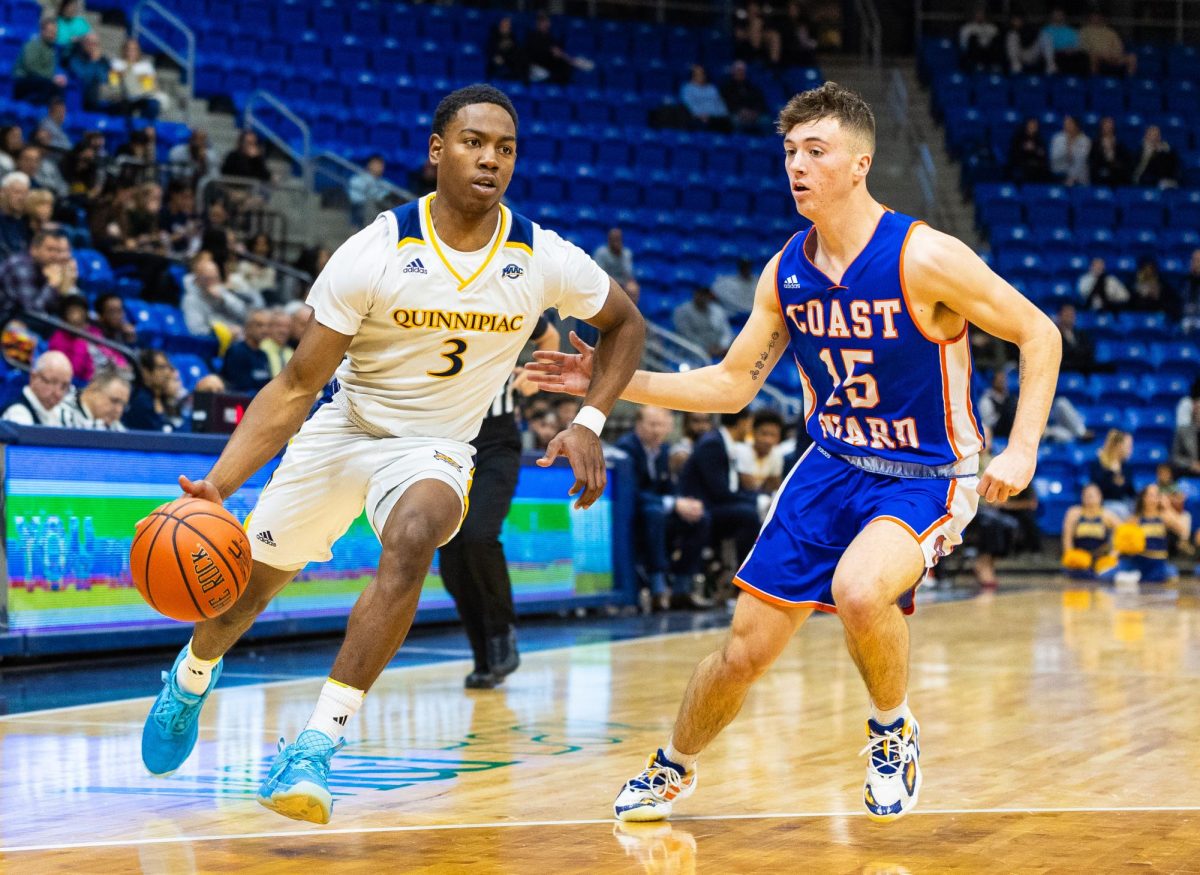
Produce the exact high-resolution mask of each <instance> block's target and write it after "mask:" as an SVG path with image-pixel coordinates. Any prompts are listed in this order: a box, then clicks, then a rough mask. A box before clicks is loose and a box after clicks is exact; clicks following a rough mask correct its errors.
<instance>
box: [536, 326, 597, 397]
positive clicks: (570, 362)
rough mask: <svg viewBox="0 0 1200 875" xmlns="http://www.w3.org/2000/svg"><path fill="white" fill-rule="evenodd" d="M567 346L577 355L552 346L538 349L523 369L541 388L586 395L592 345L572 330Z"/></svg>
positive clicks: (589, 380)
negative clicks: (569, 342)
mask: <svg viewBox="0 0 1200 875" xmlns="http://www.w3.org/2000/svg"><path fill="white" fill-rule="evenodd" d="M570 340H571V346H573V347H575V348H576V349H577V350H579V355H572V354H571V353H567V352H559V351H558V350H553V349H539V350H537V351H536V352H534V354H533V361H532V362H530V363H529V364H527V365H526V366H525V371H526V372H527V373H528V374H529V376H530V378H531V379H532V380H533V382H534V383H536V384H537V387H538V388H539V389H541V390H542V391H543V392H564V393H566V394H568V395H586V394H587V390H588V385H589V384H590V383H591V382H592V353H593V352H594V351H595V349H594V348H593V347H591V346H589V345H588V344H587V343H585V342H584V341H583V340H581V339H580V337H579V335H578V334H576V333H575V332H574V331H572V332H571V334H570Z"/></svg>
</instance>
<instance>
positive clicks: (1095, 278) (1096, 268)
mask: <svg viewBox="0 0 1200 875" xmlns="http://www.w3.org/2000/svg"><path fill="white" fill-rule="evenodd" d="M1078 287H1079V297H1081V298H1083V300H1084V306H1086V307H1087V308H1088V309H1089V310H1103V311H1105V312H1107V313H1113V312H1115V311H1117V310H1120V309H1122V308H1123V307H1124V306H1125V305H1126V304H1128V303H1129V297H1130V295H1129V289H1128V288H1127V287H1126V286H1125V283H1123V282H1121V280H1120V278H1119V277H1117V276H1116V275H1115V274H1111V273H1109V272H1108V265H1107V264H1106V263H1105V261H1104V259H1103V258H1093V259H1092V263H1091V266H1090V267H1088V272H1087V273H1085V274H1084V275H1083V276H1081V277H1080V278H1079V286H1078Z"/></svg>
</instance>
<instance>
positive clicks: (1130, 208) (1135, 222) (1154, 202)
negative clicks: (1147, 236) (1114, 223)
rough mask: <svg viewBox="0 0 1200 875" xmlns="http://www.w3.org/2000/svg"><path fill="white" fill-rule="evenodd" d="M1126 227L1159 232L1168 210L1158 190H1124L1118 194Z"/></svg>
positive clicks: (1122, 218) (1122, 222) (1118, 202)
mask: <svg viewBox="0 0 1200 875" xmlns="http://www.w3.org/2000/svg"><path fill="white" fill-rule="evenodd" d="M1117 204H1118V206H1120V208H1121V224H1122V225H1123V226H1124V227H1133V228H1139V229H1154V230H1157V229H1158V228H1161V227H1162V226H1163V221H1164V219H1165V218H1166V216H1165V213H1166V209H1165V206H1164V203H1163V194H1162V192H1161V191H1160V190H1159V189H1157V188H1122V189H1120V190H1118V192H1117Z"/></svg>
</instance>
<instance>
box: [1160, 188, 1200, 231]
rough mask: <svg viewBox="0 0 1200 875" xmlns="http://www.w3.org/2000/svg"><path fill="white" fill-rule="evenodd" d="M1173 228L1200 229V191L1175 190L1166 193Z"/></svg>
mask: <svg viewBox="0 0 1200 875" xmlns="http://www.w3.org/2000/svg"><path fill="white" fill-rule="evenodd" d="M1166 201H1167V208H1168V210H1169V212H1170V214H1171V227H1172V228H1181V227H1191V228H1198V227H1200V190H1197V189H1192V190H1175V191H1169V192H1167V193H1166Z"/></svg>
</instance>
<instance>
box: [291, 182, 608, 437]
mask: <svg viewBox="0 0 1200 875" xmlns="http://www.w3.org/2000/svg"><path fill="white" fill-rule="evenodd" d="M435 196H436V195H427V196H425V197H423V198H421V199H420V200H418V201H414V202H412V203H409V204H405V205H404V206H402V207H397V208H396V209H394V210H390V211H388V212H386V213H381V214H380V215H379V217H378V218H377V219H376V220H375V221H374V223H372V224H371V225H369V226H368V227H366V228H364V229H363V230H361V231H359V232H358V233H357V234H355V235H354V236H353V237H351V238H350V239H349V240H347V241H346V242H345V243H343V244H342V245H341V246H340V247H338V250H337V252H335V253H334V254H333V257H332V258H331V259H330V260H329V263H328V264H327V265H326V266H325V269H324V270H323V271H321V275H320V276H319V277H317V280H316V282H315V283H313V287H312V291H311V292H309V296H308V303H309V304H310V305H311V306H312V308H313V310H314V311H315V318H316V320H317V321H318V322H320V323H321V324H322V325H324V326H326V327H327V328H331V329H333V330H334V331H336V332H338V333H339V334H347V335H351V336H353V338H354V339H353V340H352V341H351V342H350V348H349V351H348V352H347V356H346V359H345V361H343V362H342V364H341V366H340V367H339V368H338V370H337V374H336V377H337V381H338V383H339V384H340V389H339V390H338V392H337V394H336V395H334V398H333V402H334V403H335V404H337V405H338V406H339V407H341V408H342V410H343V411H345V413H346V415H347V417H348V418H349V419H350V420H351V421H352V422H355V423H356V424H358V425H359V426H360V427H361V428H363V429H364V430H365V431H367V432H369V433H374V434H378V435H381V436H382V435H392V436H395V437H431V438H448V439H451V440H457V441H463V442H468V441H470V440H471V439H472V438H474V437H475V435H476V434H477V433H478V432H479V424H480V422H481V421H482V419H483V417H484V414H485V413H486V412H487V410H488V407H489V405H490V404H491V402H492V400H493V399H494V398H495V397H496V393H497V392H498V391H499V390H500V388H501V387H502V386H503V385H504V382H505V380H507V379H508V377H509V375H511V374H512V370H513V367H514V365H515V364H516V362H517V357H518V356H519V355H520V353H521V350H522V348H523V347H524V346H525V343H526V341H528V340H529V337H530V335H531V334H532V333H533V329H534V326H536V325H537V321H538V317H539V316H540V315H541V313H542V312H543V311H544V310H547V309H549V308H551V307H554V308H556V309H557V310H558V311H559V313H560V314H561V315H562V316H563V317H564V318H565V317H568V316H577V317H579V318H581V319H587V318H589V317H591V316H594V315H595V314H596V313H598V312H599V311H600V308H601V307H603V306H604V302H605V300H606V299H607V297H608V289H609V278H608V275H607V274H606V273H605V272H604V271H603V270H601V269H600V267H599V265H597V264H596V263H595V262H594V261H592V259H591V258H589V257H588V255H587V254H586V253H585V252H584V251H583V250H581V249H579V248H578V247H577V246H575V245H573V244H571V243H569V242H567V241H566V240H564V239H562V238H561V237H559V236H558V235H557V234H555V233H554V232H553V231H548V230H546V229H544V228H542V227H540V226H538V225H537V224H535V223H533V222H531V221H529V220H528V219H526V218H524V217H523V216H519V215H517V214H515V213H513V212H512V211H511V210H509V209H508V208H507V207H503V206H502V207H501V208H500V221H499V223H498V226H497V229H496V233H495V235H494V236H493V238H492V241H491V242H490V243H489V244H488V245H487V246H486V247H484V249H483V250H480V251H479V252H467V253H459V252H455V251H454V250H452V249H450V248H449V247H448V246H447V245H446V244H445V243H443V242H442V241H441V240H439V239H438V237H437V235H436V234H435V233H434V230H433V221H432V219H431V217H430V205H431V204H432V203H433V199H434V197H435Z"/></svg>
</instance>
